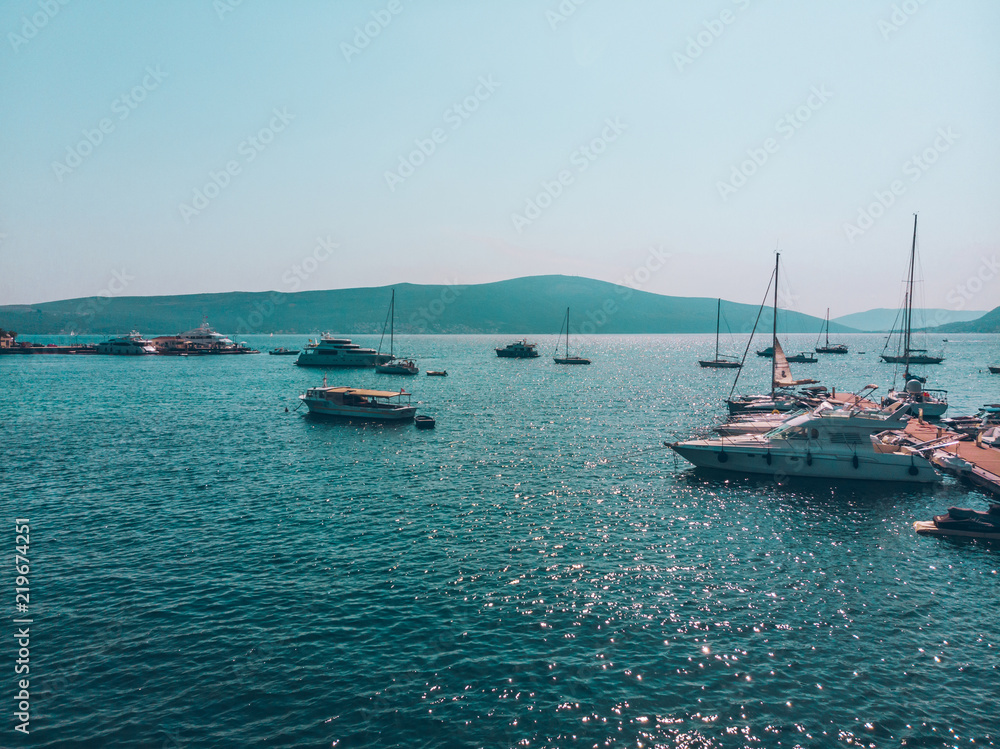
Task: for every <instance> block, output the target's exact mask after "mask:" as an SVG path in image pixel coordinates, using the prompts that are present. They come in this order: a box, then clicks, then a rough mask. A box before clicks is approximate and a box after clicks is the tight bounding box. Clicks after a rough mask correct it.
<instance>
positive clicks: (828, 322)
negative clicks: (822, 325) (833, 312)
mask: <svg viewBox="0 0 1000 749" xmlns="http://www.w3.org/2000/svg"><path fill="white" fill-rule="evenodd" d="M826 345H827V347H829V346H830V308H829V307H827V308H826Z"/></svg>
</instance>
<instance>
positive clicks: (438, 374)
mask: <svg viewBox="0 0 1000 749" xmlns="http://www.w3.org/2000/svg"><path fill="white" fill-rule="evenodd" d="M427 376H428V377H447V376H448V372H447V370H444V369H442V370H439V371H438V370H432V369H428V370H427Z"/></svg>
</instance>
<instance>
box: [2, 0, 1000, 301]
mask: <svg viewBox="0 0 1000 749" xmlns="http://www.w3.org/2000/svg"><path fill="white" fill-rule="evenodd" d="M0 32H2V34H3V39H2V40H0V45H2V47H0V49H2V51H0V122H2V123H3V125H2V127H0V269H2V270H0V304H30V303H38V302H43V301H49V300H56V299H65V298H76V297H86V296H94V295H115V296H117V295H158V294H183V293H203V292H220V291H235V290H245V291H259V290H272V289H273V290H277V291H300V290H306V289H331V288H349V287H357V286H383V285H388V284H395V283H402V282H411V283H450V284H456V283H457V284H471V283H483V282H490V281H498V280H503V279H507V278H515V277H520V276H528V275H537V274H565V275H579V276H586V277H590V278H596V279H601V280H605V281H611V282H614V283H625V284H628V285H631V286H633V287H634V288H639V289H642V290H645V291H651V292H655V293H660V294H669V295H677V296H702V297H716V296H720V297H723V298H725V299H729V300H732V301H737V302H745V303H751V304H757V303H759V302H760V300H761V297H762V296H763V293H764V289H765V287H766V285H767V282H768V277H769V274H770V272H771V268H772V266H773V264H774V252H775V250H776V249H777V250H778V251H780V252H781V260H782V269H783V273H782V283H781V303H782V306H784V307H787V308H791V309H795V310H798V311H801V312H805V313H807V314H814V315H818V316H822V315H823V314H824V313H825V310H826V308H827V307H829V308H831V315H832V316H833V317H837V316H839V315H843V314H848V313H853V312H859V311H863V310H867V309H871V308H878V307H887V308H891V307H895V306H897V305H898V304H899V302H900V300H901V295H902V288H903V287H902V283H901V282H902V280H903V278H904V275H905V271H906V264H907V259H908V253H909V248H910V242H911V238H912V231H913V214H914V213H915V212H916V213H918V215H919V226H918V240H917V246H918V249H919V253H920V278H921V279H922V281H921V283H920V284H918V287H917V293H916V300H917V302H918V303H919V304H922V305H924V306H927V307H941V308H946V309H982V310H988V309H992V308H993V307H996V306H997V305H1000V263H998V255H1000V211H998V210H997V206H998V203H1000V94H998V92H1000V45H997V44H996V38H997V36H998V34H1000V3H996V2H994V0H949V2H943V1H942V0H923V1H922V2H921V1H920V0H902V1H900V0H896V1H895V2H882V1H881V0H864V1H862V0H843V1H841V2H837V3H792V2H778V1H777V0H711V1H705V2H684V3H663V2H642V1H640V0H624V1H622V2H610V1H609V0H548V1H541V2H526V1H520V0H504V1H503V2H500V1H498V0H494V1H492V2H467V1H463V0H452V1H449V0H439V1H437V2H426V0H425V1H424V2H421V1H420V0H377V1H375V2H351V1H347V0H338V2H328V1H325V0H324V1H315V2H313V1H310V0H282V1H281V2H279V1H278V0H270V1H269V0H242V2H241V1H240V0H175V1H173V2H143V3H137V2H132V1H124V0H121V1H118V2H115V1H114V0H108V1H106V2H100V3H85V2H81V1H80V0H6V2H4V3H3V4H2V5H0Z"/></svg>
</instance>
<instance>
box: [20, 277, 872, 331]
mask: <svg viewBox="0 0 1000 749" xmlns="http://www.w3.org/2000/svg"><path fill="white" fill-rule="evenodd" d="M392 288H395V290H396V323H395V329H396V332H397V333H507V334H525V335H526V334H529V333H556V332H558V330H559V321H560V319H561V318H562V316H563V315H564V314H565V310H566V307H567V306H568V307H570V308H571V316H572V323H573V325H572V327H573V330H574V332H582V333H587V334H589V333H714V332H715V312H716V300H715V299H709V298H689V297H671V296H663V295H660V294H653V293H650V292H646V291H638V290H635V289H631V288H628V287H626V286H618V285H616V284H612V283H607V282H605V281H595V280H593V279H589V278H580V277H576V276H529V277H527V278H515V279H511V280H508V281H498V282H495V283H485V284H476V285H470V286H447V285H417V284H407V283H404V284H396V285H395V286H383V287H377V288H359V289H334V290H330V291H300V292H295V293H281V292H277V291H265V292H244V291H234V292H227V293H220V294H186V295H181V296H152V297H124V296H123V297H110V298H108V297H89V298H84V299H67V300H64V301H58V302H45V303H44V304H32V305H10V306H5V307H0V328H7V329H10V330H15V331H17V332H18V333H19V334H21V335H22V336H23V335H30V334H46V333H68V332H71V331H72V332H75V333H103V334H117V333H123V332H127V331H129V330H139V331H141V332H143V333H144V334H147V335H160V334H176V333H179V332H182V331H184V330H188V329H190V328H193V327H195V326H197V325H198V324H199V323H200V322H201V321H202V319H203V318H207V319H208V321H209V322H210V323H211V325H212V327H214V328H216V329H217V330H219V331H223V332H226V333H230V334H236V335H246V334H248V333H302V334H306V333H316V332H319V331H330V332H335V333H342V334H345V335H346V334H351V333H378V332H380V331H381V330H382V325H383V322H384V321H385V318H386V312H387V310H388V305H389V296H390V290H391V289H392ZM757 310H758V308H757V307H756V306H753V305H748V304H737V303H734V302H726V303H724V304H723V305H722V314H723V328H722V329H723V333H725V332H726V330H727V328H728V330H729V331H732V332H733V333H734V334H742V333H749V332H750V331H751V330H752V329H753V324H754V320H755V319H756V317H757ZM822 325H823V321H822V320H821V319H819V318H816V317H811V316H809V315H803V314H800V313H798V312H789V311H784V310H779V314H778V329H779V331H781V332H783V333H817V334H818V333H819V330H820V328H821V327H822ZM770 328H771V311H770V309H765V310H764V311H763V313H762V314H761V318H760V327H758V330H759V331H764V332H765V333H766V332H767V331H769V330H770ZM830 329H831V333H851V332H857V331H855V330H852V329H851V328H848V327H845V326H843V325H837V324H836V323H831V325H830Z"/></svg>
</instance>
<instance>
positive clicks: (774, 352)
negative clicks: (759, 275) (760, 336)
mask: <svg viewBox="0 0 1000 749" xmlns="http://www.w3.org/2000/svg"><path fill="white" fill-rule="evenodd" d="M780 260H781V253H780V252H776V253H774V319H773V320H772V321H771V397H772V398H774V380H775V374H776V370H777V366H778V262H779V261H780Z"/></svg>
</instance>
